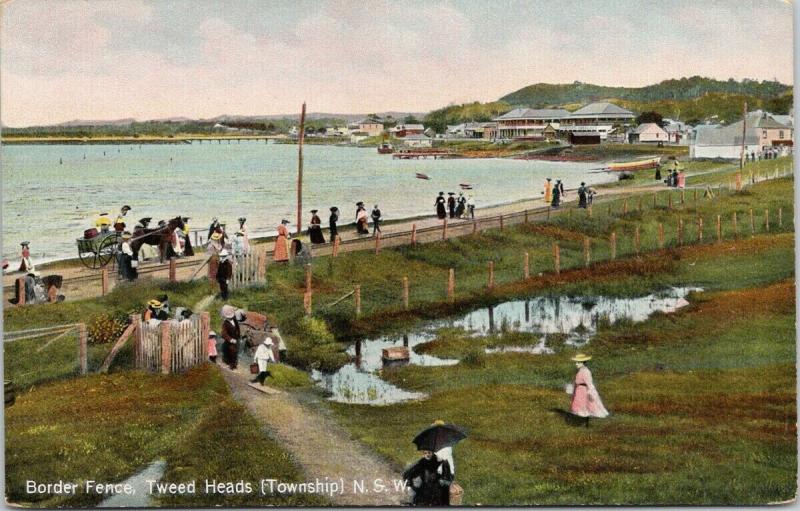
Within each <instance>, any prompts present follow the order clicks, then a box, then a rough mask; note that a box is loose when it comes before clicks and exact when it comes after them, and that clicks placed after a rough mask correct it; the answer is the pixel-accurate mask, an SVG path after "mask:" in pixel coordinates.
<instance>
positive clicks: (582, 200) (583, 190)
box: [578, 182, 588, 209]
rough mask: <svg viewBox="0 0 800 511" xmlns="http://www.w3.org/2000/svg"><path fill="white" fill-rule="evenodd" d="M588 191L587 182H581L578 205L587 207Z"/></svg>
mask: <svg viewBox="0 0 800 511" xmlns="http://www.w3.org/2000/svg"><path fill="white" fill-rule="evenodd" d="M587 192H588V188H586V183H584V182H581V186H580V187H579V188H578V207H579V208H584V209H586V206H587V201H586V195H587Z"/></svg>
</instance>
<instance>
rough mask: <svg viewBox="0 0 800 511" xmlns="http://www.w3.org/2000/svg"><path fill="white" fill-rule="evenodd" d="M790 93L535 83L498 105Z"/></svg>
mask: <svg viewBox="0 0 800 511" xmlns="http://www.w3.org/2000/svg"><path fill="white" fill-rule="evenodd" d="M791 90H792V88H791V86H789V85H784V84H782V83H779V82H774V81H761V82H758V81H756V80H748V79H745V80H742V81H741V82H738V81H736V80H733V79H730V80H728V81H720V80H714V79H712V78H704V77H701V76H692V77H690V78H680V79H677V80H664V81H663V82H660V83H657V84H655V85H648V86H646V87H606V86H603V85H593V84H590V83H581V82H575V83H571V84H549V83H537V84H534V85H529V86H527V87H524V88H522V89H520V90H518V91H516V92H512V93H511V94H507V95H505V96H503V97H502V98H500V101H503V102H505V103H508V104H509V105H512V106H527V107H531V108H544V107H548V106H557V105H565V104H568V103H590V102H592V101H599V100H603V99H620V100H627V101H635V102H651V101H660V100H678V101H680V100H690V99H695V98H697V97H699V96H703V95H705V94H710V93H718V94H737V95H742V96H752V97H755V98H760V99H768V98H774V97H777V96H780V95H782V94H785V93H787V92H790V91H791Z"/></svg>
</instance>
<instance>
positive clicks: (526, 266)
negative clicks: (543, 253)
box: [522, 250, 531, 280]
mask: <svg viewBox="0 0 800 511" xmlns="http://www.w3.org/2000/svg"><path fill="white" fill-rule="evenodd" d="M530 262H531V256H530V254H529V253H528V251H527V250H526V251H525V257H524V258H523V260H522V278H523V279H525V280H528V279H529V278H530V277H531V266H530Z"/></svg>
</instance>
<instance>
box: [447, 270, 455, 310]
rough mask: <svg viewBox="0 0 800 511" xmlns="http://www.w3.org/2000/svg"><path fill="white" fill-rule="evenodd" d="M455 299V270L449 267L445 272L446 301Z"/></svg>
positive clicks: (451, 301)
mask: <svg viewBox="0 0 800 511" xmlns="http://www.w3.org/2000/svg"><path fill="white" fill-rule="evenodd" d="M455 300H456V271H455V270H454V269H453V268H450V271H449V272H447V301H448V302H450V303H453V302H454V301H455Z"/></svg>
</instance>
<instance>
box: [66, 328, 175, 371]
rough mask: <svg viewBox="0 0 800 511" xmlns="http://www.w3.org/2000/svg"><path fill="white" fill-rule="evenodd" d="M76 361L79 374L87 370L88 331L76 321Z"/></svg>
mask: <svg viewBox="0 0 800 511" xmlns="http://www.w3.org/2000/svg"><path fill="white" fill-rule="evenodd" d="M165 323H166V321H165ZM78 363H79V365H80V367H81V374H86V373H88V372H89V333H88V332H87V331H86V323H78Z"/></svg>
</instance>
